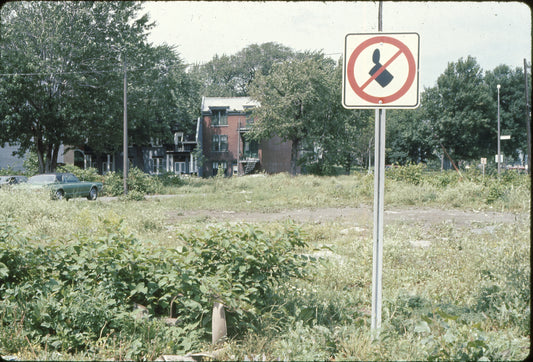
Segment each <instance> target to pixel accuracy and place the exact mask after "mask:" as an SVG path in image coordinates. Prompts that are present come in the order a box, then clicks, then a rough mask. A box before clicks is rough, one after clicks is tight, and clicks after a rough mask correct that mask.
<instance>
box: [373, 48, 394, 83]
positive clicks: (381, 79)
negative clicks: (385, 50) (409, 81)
mask: <svg viewBox="0 0 533 362" xmlns="http://www.w3.org/2000/svg"><path fill="white" fill-rule="evenodd" d="M379 57H380V54H379V49H376V50H374V54H372V61H373V62H374V64H375V65H374V67H372V69H370V72H368V73H369V74H370V75H374V74H375V73H376V72H377V71H378V70H379V69H380V68H381V67H382V65H381V63H380V62H379ZM392 78H394V77H393V76H392V74H390V72H389V71H388V70H387V69H383V72H381V74H380V75H378V76H377V77H376V82H378V83H379V85H380V86H382V87H383V88H385V87H386V86H387V85H388V84H389V83H390V82H391V81H392Z"/></svg>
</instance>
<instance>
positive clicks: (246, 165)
mask: <svg viewBox="0 0 533 362" xmlns="http://www.w3.org/2000/svg"><path fill="white" fill-rule="evenodd" d="M241 162H242V165H243V170H244V174H245V175H248V174H249V173H251V172H252V171H253V170H254V168H255V166H256V165H257V163H258V162H259V160H258V159H247V160H243V161H241Z"/></svg>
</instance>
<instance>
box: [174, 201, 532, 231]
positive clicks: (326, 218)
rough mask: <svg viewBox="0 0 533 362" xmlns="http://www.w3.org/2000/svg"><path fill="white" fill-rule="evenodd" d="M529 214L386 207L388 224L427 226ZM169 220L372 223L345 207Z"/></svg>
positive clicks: (366, 213)
mask: <svg viewBox="0 0 533 362" xmlns="http://www.w3.org/2000/svg"><path fill="white" fill-rule="evenodd" d="M526 218H527V215H526V214H517V213H512V212H495V211H463V210H441V209H436V208H421V207H413V208H386V210H385V215H384V220H385V224H389V223H394V222H400V223H410V222H412V223H418V224H419V223H423V224H426V225H431V224H439V223H442V222H451V223H453V224H454V225H457V226H464V227H468V226H470V225H472V224H473V223H514V222H519V221H522V222H523V221H524V220H525V219H526ZM168 219H169V221H170V222H179V221H191V220H205V221H211V222H250V223H256V222H273V221H284V220H289V219H290V220H293V221H295V222H314V223H320V222H331V221H335V222H339V223H346V224H351V225H354V224H355V225H368V224H369V223H372V222H373V210H372V208H371V207H364V206H363V207H343V208H334V207H327V208H316V209H295V210H283V211H279V212H274V213H263V212H235V211H209V210H193V211H187V212H170V213H168Z"/></svg>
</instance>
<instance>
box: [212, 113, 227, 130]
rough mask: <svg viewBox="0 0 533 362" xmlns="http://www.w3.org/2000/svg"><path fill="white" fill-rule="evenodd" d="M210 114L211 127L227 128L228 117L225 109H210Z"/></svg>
mask: <svg viewBox="0 0 533 362" xmlns="http://www.w3.org/2000/svg"><path fill="white" fill-rule="evenodd" d="M211 112H212V113H213V115H212V116H211V125H212V126H227V125H228V115H227V114H226V110H225V109H212V110H211Z"/></svg>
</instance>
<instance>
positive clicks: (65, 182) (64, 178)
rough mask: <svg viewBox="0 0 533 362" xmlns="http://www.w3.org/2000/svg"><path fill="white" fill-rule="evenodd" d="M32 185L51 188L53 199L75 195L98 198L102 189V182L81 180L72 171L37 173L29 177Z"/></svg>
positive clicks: (29, 182) (89, 198)
mask: <svg viewBox="0 0 533 362" xmlns="http://www.w3.org/2000/svg"><path fill="white" fill-rule="evenodd" d="M28 184H29V185H30V186H37V187H47V188H48V189H50V192H51V195H52V198H53V199H57V200H61V199H66V200H68V199H71V198H74V197H86V198H87V199H88V200H96V198H97V197H98V193H99V192H100V191H102V186H103V185H102V183H101V182H86V181H80V180H79V179H78V178H77V177H76V176H74V175H73V174H71V173H52V174H41V175H35V176H32V177H30V178H29V179H28Z"/></svg>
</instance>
